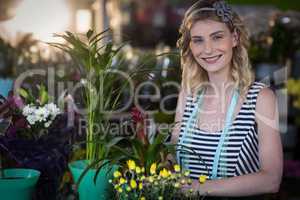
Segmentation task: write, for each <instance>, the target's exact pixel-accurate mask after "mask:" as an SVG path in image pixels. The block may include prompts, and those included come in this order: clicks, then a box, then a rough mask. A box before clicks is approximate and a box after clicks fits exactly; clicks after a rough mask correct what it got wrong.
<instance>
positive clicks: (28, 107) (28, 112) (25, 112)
mask: <svg viewBox="0 0 300 200" xmlns="http://www.w3.org/2000/svg"><path fill="white" fill-rule="evenodd" d="M33 112H34V108H33V107H32V106H31V105H26V106H25V107H24V108H23V111H22V114H23V115H24V116H28V115H31V114H32V113H33Z"/></svg>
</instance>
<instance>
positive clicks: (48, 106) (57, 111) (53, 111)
mask: <svg viewBox="0 0 300 200" xmlns="http://www.w3.org/2000/svg"><path fill="white" fill-rule="evenodd" d="M45 109H47V110H48V112H49V113H50V115H51V117H52V118H55V117H56V115H58V114H60V109H59V108H58V107H57V106H56V105H55V104H54V103H49V104H46V105H45Z"/></svg>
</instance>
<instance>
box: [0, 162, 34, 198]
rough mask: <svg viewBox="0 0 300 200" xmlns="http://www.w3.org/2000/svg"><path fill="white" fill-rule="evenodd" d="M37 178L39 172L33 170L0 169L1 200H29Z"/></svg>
mask: <svg viewBox="0 0 300 200" xmlns="http://www.w3.org/2000/svg"><path fill="white" fill-rule="evenodd" d="M39 176H40V172H39V171H37V170H34V169H22V168H12V169H1V175H0V193H1V199H3V200H31V199H32V197H33V192H34V189H35V185H36V183H37V182H38V179H39Z"/></svg>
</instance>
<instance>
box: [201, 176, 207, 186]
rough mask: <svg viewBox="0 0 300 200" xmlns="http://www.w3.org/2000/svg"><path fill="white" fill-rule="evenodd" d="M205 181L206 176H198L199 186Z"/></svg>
mask: <svg viewBox="0 0 300 200" xmlns="http://www.w3.org/2000/svg"><path fill="white" fill-rule="evenodd" d="M206 179H207V176H205V175H200V176H199V183H200V184H203V183H205V181H206Z"/></svg>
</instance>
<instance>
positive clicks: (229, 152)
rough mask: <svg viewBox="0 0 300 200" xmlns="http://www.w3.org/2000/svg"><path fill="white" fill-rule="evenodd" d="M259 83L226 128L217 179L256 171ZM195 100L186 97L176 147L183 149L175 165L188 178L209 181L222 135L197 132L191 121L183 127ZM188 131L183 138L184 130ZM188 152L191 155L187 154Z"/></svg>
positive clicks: (194, 123)
mask: <svg viewBox="0 0 300 200" xmlns="http://www.w3.org/2000/svg"><path fill="white" fill-rule="evenodd" d="M264 87H265V85H264V84H263V83H259V82H254V83H252V84H251V86H250V87H249V89H248V92H247V94H246V99H245V100H244V102H243V104H242V106H241V108H240V110H239V111H238V114H237V115H236V117H235V118H234V119H233V121H232V123H231V126H230V127H229V131H228V136H227V137H226V140H225V141H224V145H225V146H226V151H225V152H223V153H222V154H221V156H220V162H219V165H218V171H217V178H222V177H225V175H224V174H225V172H226V177H234V176H240V175H244V174H248V173H254V172H257V171H259V169H260V162H259V156H258V153H259V152H258V134H257V125H256V121H255V106H256V100H257V96H258V93H259V91H260V90H261V89H262V88H264ZM195 106H196V100H195V98H193V97H192V96H191V95H188V96H187V97H186V106H185V109H184V113H183V117H182V123H181V128H180V133H179V140H178V143H179V144H182V145H183V146H185V147H187V148H186V149H185V150H184V148H180V147H178V152H179V154H178V155H179V157H178V158H179V161H178V162H179V163H181V165H183V167H184V168H186V169H188V170H189V171H190V177H191V178H195V179H197V178H198V177H199V176H200V175H207V176H209V177H210V175H211V173H212V166H213V160H214V155H215V152H216V149H217V146H218V143H219V140H220V136H221V133H222V131H218V132H213V133H208V132H205V131H203V130H201V129H199V128H198V126H197V124H196V122H195V121H193V122H192V123H191V125H190V126H189V127H187V121H188V120H189V118H190V115H191V113H192V111H193V109H194V108H195ZM185 128H188V130H187V131H186V135H185V136H184V137H183V133H184V129H185ZM191 150H192V151H191Z"/></svg>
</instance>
